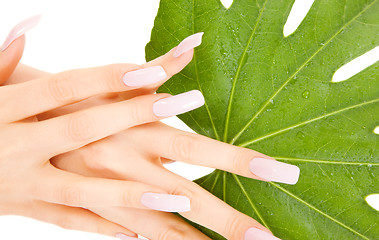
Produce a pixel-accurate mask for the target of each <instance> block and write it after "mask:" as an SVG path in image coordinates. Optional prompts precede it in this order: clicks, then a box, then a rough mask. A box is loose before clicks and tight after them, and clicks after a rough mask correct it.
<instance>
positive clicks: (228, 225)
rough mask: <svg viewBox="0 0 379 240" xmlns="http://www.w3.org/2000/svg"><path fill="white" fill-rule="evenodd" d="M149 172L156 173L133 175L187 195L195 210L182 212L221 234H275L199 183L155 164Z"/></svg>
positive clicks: (235, 236) (234, 236)
mask: <svg viewBox="0 0 379 240" xmlns="http://www.w3.org/2000/svg"><path fill="white" fill-rule="evenodd" d="M145 171H146V172H151V173H154V174H146V175H144V176H143V177H139V176H137V175H134V176H130V177H133V178H134V179H136V181H140V182H144V183H148V184H151V185H155V184H159V186H160V187H162V188H163V189H165V190H166V191H167V192H169V193H170V194H175V195H176V194H178V195H183V196H187V197H188V198H189V199H190V201H191V211H189V212H184V213H180V215H182V216H184V217H185V218H187V219H189V220H191V221H193V222H195V223H198V224H200V225H202V226H204V227H207V228H209V229H211V230H213V231H215V232H217V233H219V234H221V235H222V236H224V237H225V238H226V239H245V240H250V239H254V237H252V238H251V237H250V238H245V234H247V235H248V233H247V232H248V231H249V232H253V231H256V232H259V233H261V232H262V231H263V233H262V234H266V233H268V234H269V235H268V236H270V237H272V235H271V232H270V231H269V230H268V229H267V228H265V227H264V226H262V225H261V224H260V223H258V222H257V221H256V220H254V219H252V218H250V217H249V216H247V215H245V214H243V213H240V212H238V211H237V210H235V209H233V208H232V207H230V206H229V205H228V204H226V203H225V202H223V201H221V200H220V199H218V198H217V197H215V196H213V195H212V194H210V193H209V192H207V191H206V190H204V189H203V188H201V187H200V186H199V185H197V184H196V183H193V182H191V181H189V180H187V179H184V178H182V177H180V176H178V175H176V174H174V173H172V172H170V171H168V170H167V169H165V168H163V167H162V166H158V165H155V164H153V163H151V164H149V165H148V166H145ZM267 239H275V238H267Z"/></svg>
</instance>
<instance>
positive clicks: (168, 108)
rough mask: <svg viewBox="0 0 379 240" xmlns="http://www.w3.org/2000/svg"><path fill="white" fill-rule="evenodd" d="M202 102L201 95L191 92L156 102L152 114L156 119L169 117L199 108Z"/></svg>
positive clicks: (196, 91)
mask: <svg viewBox="0 0 379 240" xmlns="http://www.w3.org/2000/svg"><path fill="white" fill-rule="evenodd" d="M204 102H205V100H204V97H203V94H202V93H201V92H200V91H198V90H192V91H189V92H185V93H181V94H178V95H175V96H172V97H168V98H163V99H161V100H158V101H156V102H155V103H154V105H153V112H154V114H155V115H156V116H158V117H170V116H175V115H178V114H182V113H185V112H188V111H191V110H193V109H196V108H198V107H201V106H203V105H204Z"/></svg>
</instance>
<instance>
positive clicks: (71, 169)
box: [0, 37, 274, 240]
mask: <svg viewBox="0 0 379 240" xmlns="http://www.w3.org/2000/svg"><path fill="white" fill-rule="evenodd" d="M24 41H25V40H24V38H23V37H21V38H19V39H17V40H16V41H15V42H14V43H13V44H12V45H11V46H10V47H9V48H8V49H7V50H6V51H5V52H2V53H0V66H8V67H7V68H6V70H4V68H3V69H1V70H2V71H1V72H0V81H2V83H3V84H4V85H6V86H3V87H0V102H1V105H0V166H1V168H0V192H1V195H2V196H6V197H5V198H1V200H0V214H3V215H4V214H18V215H23V216H28V217H32V218H36V219H39V220H42V221H46V222H51V223H55V224H57V225H60V226H62V227H64V228H68V229H77V230H83V231H89V232H97V233H100V234H105V235H110V236H115V235H116V233H124V234H126V235H128V236H132V237H135V236H136V234H135V233H138V234H140V235H143V236H145V237H147V238H149V239H153V240H155V239H157V240H161V239H162V240H163V239H209V238H208V237H206V236H205V235H203V234H202V233H200V232H199V231H198V230H197V229H195V228H193V227H192V226H190V225H189V224H187V223H186V222H185V221H184V220H182V219H181V218H180V217H178V216H176V215H174V214H172V213H166V212H159V211H154V210H150V209H147V208H146V207H144V206H143V205H142V204H141V202H140V198H141V195H142V194H143V193H144V192H156V193H168V194H174V195H183V196H187V197H189V199H190V201H191V211H189V212H183V213H180V214H181V215H182V216H183V217H185V218H187V219H189V220H191V221H194V222H196V223H198V224H201V225H203V226H205V227H207V228H210V229H212V230H214V231H215V232H218V233H219V234H221V235H222V236H224V237H226V238H227V239H233V240H234V239H236V240H242V239H244V236H245V233H246V231H247V230H248V229H250V228H258V229H261V230H263V231H266V232H268V233H270V231H269V230H268V229H266V228H265V227H263V226H262V225H261V224H259V223H258V222H257V221H256V220H254V219H252V218H250V217H249V216H247V215H245V214H243V213H240V212H238V211H237V210H235V209H233V208H231V207H230V206H229V205H227V204H226V203H224V202H223V201H221V200H220V199H218V198H217V197H215V196H213V195H212V194H210V193H209V192H207V191H205V190H204V189H202V188H201V187H199V186H198V185H197V184H195V183H193V182H191V181H189V180H187V179H185V178H183V177H181V176H178V175H176V174H174V173H172V172H170V171H169V170H167V169H166V168H164V166H163V164H164V163H169V162H172V161H182V162H186V163H190V164H195V165H201V166H207V167H212V168H217V169H221V170H225V171H228V172H232V173H236V174H238V175H241V176H245V177H249V178H254V179H258V180H264V179H262V178H260V177H258V176H256V175H254V174H253V173H251V172H250V171H249V168H248V166H249V162H250V161H251V159H253V158H255V157H261V158H267V159H272V158H270V157H268V156H266V155H264V154H261V153H259V152H256V151H253V150H250V149H245V148H240V147H236V146H232V145H228V144H226V143H222V142H219V141H216V140H213V139H210V138H207V137H205V136H201V135H197V134H193V133H188V132H184V131H181V130H178V129H175V128H172V127H169V126H167V125H165V124H163V123H161V122H159V121H158V120H160V119H161V118H159V117H157V116H155V115H154V114H153V113H152V110H151V109H152V104H153V103H154V102H155V101H157V100H159V99H162V98H166V97H168V96H170V95H168V94H153V93H154V92H155V90H156V89H157V88H158V87H159V86H160V85H161V84H163V83H164V81H166V80H167V79H168V78H170V77H171V76H172V75H174V74H176V73H178V72H179V71H180V70H181V69H183V68H184V67H185V66H186V65H187V64H188V63H189V62H190V61H191V59H192V56H193V50H190V51H188V52H186V53H184V54H183V55H181V56H180V57H178V58H174V57H173V52H174V50H175V49H173V50H171V51H170V52H168V53H167V54H166V55H164V56H162V57H160V58H158V59H155V60H153V61H152V62H149V63H146V64H144V65H141V66H138V65H131V64H115V65H109V66H104V67H98V68H89V69H78V70H72V71H67V72H63V73H58V74H54V75H51V74H47V73H44V72H41V71H38V70H35V69H32V68H29V67H27V66H24V65H21V64H20V65H19V66H18V67H17V69H16V71H15V72H14V73H13V75H12V76H11V77H10V78H9V79H8V77H9V75H10V73H9V72H12V71H13V69H14V68H15V67H16V65H17V62H18V61H19V58H20V57H21V55H22V50H23V45H24ZM5 56H7V57H5ZM9 56H13V57H9ZM4 64H5V65H4ZM158 65H160V66H162V67H163V68H164V69H165V71H166V73H167V75H168V76H167V79H166V80H164V81H162V82H159V83H157V84H153V85H149V86H148V87H144V88H138V89H136V88H130V87H127V86H125V84H123V83H122V81H121V80H120V79H121V78H122V76H123V74H125V73H126V72H128V71H133V70H136V69H140V68H146V67H150V66H158ZM61 81H64V82H65V85H64V87H63V88H62V85H61ZM59 84H60V85H59ZM56 85H59V86H56ZM46 86H50V87H46ZM57 87H59V89H60V91H54V90H53V91H52V90H51V89H57ZM73 90H75V91H74V92H75V94H73ZM120 92H121V93H120ZM114 119H117V121H115V120H114ZM88 126H90V127H88ZM272 160H274V159H272Z"/></svg>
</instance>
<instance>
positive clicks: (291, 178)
mask: <svg viewBox="0 0 379 240" xmlns="http://www.w3.org/2000/svg"><path fill="white" fill-rule="evenodd" d="M249 168H250V171H251V172H252V173H254V174H255V175H257V176H259V177H261V178H263V179H266V180H268V181H274V182H281V183H287V184H295V183H297V181H298V180H299V176H300V168H299V167H298V166H295V165H291V164H287V163H282V162H279V161H275V160H271V159H265V158H254V159H253V160H251V161H250V166H249Z"/></svg>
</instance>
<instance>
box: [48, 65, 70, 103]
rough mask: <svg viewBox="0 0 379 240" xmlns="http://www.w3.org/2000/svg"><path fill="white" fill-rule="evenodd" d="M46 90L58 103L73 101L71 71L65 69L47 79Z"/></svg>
mask: <svg viewBox="0 0 379 240" xmlns="http://www.w3.org/2000/svg"><path fill="white" fill-rule="evenodd" d="M48 92H49V94H50V96H51V97H52V98H53V99H54V100H55V101H56V102H58V103H67V102H71V101H74V100H75V99H76V92H75V87H74V86H73V82H72V72H70V71H67V72H62V73H58V74H56V75H53V76H52V77H51V79H50V80H49V81H48Z"/></svg>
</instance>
